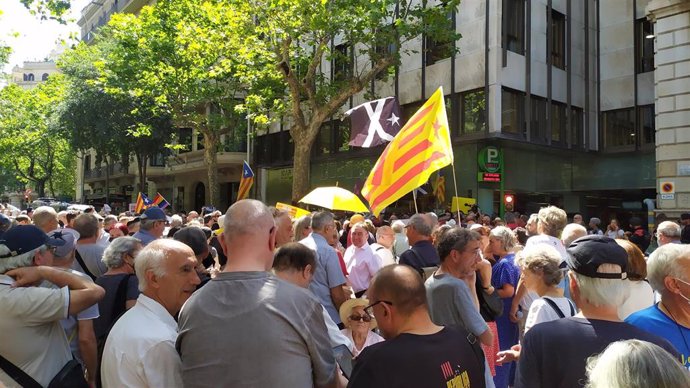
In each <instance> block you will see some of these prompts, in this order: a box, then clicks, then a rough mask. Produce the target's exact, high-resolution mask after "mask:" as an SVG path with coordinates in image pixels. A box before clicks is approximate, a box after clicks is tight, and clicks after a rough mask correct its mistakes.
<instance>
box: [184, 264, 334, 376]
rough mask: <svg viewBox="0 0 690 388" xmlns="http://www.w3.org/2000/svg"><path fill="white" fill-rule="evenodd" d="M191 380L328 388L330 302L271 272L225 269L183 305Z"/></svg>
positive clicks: (186, 372) (186, 370) (331, 370)
mask: <svg viewBox="0 0 690 388" xmlns="http://www.w3.org/2000/svg"><path fill="white" fill-rule="evenodd" d="M178 324H179V329H180V330H179V335H178V337H177V343H176V347H177V351H178V353H180V356H181V358H182V379H183V382H184V386H185V387H291V388H311V387H320V386H324V385H326V384H328V383H329V382H331V381H332V380H333V378H334V376H335V373H336V364H335V359H334V357H333V351H332V349H331V345H330V341H329V337H328V333H327V331H326V325H325V323H324V319H323V309H322V307H321V305H320V303H319V302H318V301H317V300H316V299H315V298H314V297H313V296H312V295H311V294H310V293H309V292H308V291H307V290H305V289H301V288H298V287H297V286H294V285H292V284H290V283H287V282H285V281H283V280H280V279H278V278H275V277H274V276H272V275H270V274H269V273H268V272H229V273H228V272H223V273H220V274H218V276H217V277H216V278H215V279H213V280H211V281H209V282H208V283H207V284H206V285H205V286H204V287H202V288H201V289H199V290H198V291H196V292H195V293H194V294H193V295H192V296H191V298H189V300H188V301H187V303H186V304H185V305H184V307H183V308H182V311H181V312H180V318H179V321H178Z"/></svg>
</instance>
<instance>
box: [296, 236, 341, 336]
mask: <svg viewBox="0 0 690 388" xmlns="http://www.w3.org/2000/svg"><path fill="white" fill-rule="evenodd" d="M300 243H301V244H303V245H305V246H306V247H308V248H310V249H311V250H313V251H314V252H316V268H314V276H313V277H312V280H311V283H309V289H310V290H311V292H313V293H314V295H315V296H316V298H317V299H318V300H319V302H321V304H322V305H323V307H325V308H326V311H328V315H329V316H330V317H331V319H332V320H333V322H335V323H336V324H338V323H341V322H340V314H338V309H336V308H335V305H334V304H333V299H331V288H334V287H339V286H341V285H343V284H345V282H346V281H347V280H346V279H345V275H343V270H342V269H341V268H340V259H338V254H337V253H336V252H335V248H333V247H332V246H330V245H328V241H326V239H325V238H324V237H323V236H322V235H320V234H318V233H312V234H310V235H309V236H307V237H306V238H305V239H303V240H301V241H300Z"/></svg>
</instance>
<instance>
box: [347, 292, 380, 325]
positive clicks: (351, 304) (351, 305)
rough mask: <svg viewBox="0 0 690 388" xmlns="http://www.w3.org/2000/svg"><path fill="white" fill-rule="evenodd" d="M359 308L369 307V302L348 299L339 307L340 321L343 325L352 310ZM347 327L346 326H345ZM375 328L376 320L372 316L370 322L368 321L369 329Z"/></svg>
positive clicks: (363, 299)
mask: <svg viewBox="0 0 690 388" xmlns="http://www.w3.org/2000/svg"><path fill="white" fill-rule="evenodd" d="M357 306H361V307H366V306H369V300H368V299H365V298H355V299H348V300H346V301H345V303H343V304H342V305H340V311H339V313H340V320H341V321H342V322H343V324H345V322H347V321H348V317H349V316H350V314H352V309H353V308H355V307H357ZM346 326H347V325H346ZM375 328H376V319H375V318H374V317H373V316H372V317H371V321H369V329H375Z"/></svg>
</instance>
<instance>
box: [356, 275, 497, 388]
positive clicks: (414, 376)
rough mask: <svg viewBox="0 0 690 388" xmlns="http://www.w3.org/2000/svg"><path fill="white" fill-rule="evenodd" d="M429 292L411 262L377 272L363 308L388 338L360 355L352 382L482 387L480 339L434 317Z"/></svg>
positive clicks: (375, 384) (372, 384)
mask: <svg viewBox="0 0 690 388" xmlns="http://www.w3.org/2000/svg"><path fill="white" fill-rule="evenodd" d="M426 296H427V293H426V291H425V289H424V285H423V284H422V279H421V278H420V277H419V275H418V274H417V273H416V271H414V270H413V269H412V268H410V267H408V266H404V265H390V266H387V267H385V268H383V269H382V270H381V271H380V272H379V273H378V274H377V275H376V277H374V280H373V282H372V285H371V287H370V288H369V300H370V301H371V305H369V306H368V307H367V308H366V309H365V310H366V312H367V313H368V314H369V315H372V316H374V317H375V318H376V322H377V324H378V327H379V329H380V330H381V334H383V336H384V337H385V338H386V341H384V342H379V343H377V344H374V345H371V346H369V347H367V348H365V349H364V351H362V353H361V354H360V355H359V356H358V357H357V363H356V364H355V368H354V370H353V372H352V376H351V379H350V384H349V385H348V387H351V388H362V387H446V386H447V387H483V386H484V385H483V384H482V380H483V378H482V374H483V371H482V365H483V364H484V354H483V353H482V351H481V349H480V348H479V344H477V343H476V341H469V340H468V334H467V332H466V331H465V330H464V329H461V328H458V327H454V328H451V327H443V326H439V325H437V324H435V323H434V322H432V320H431V319H430V317H429V310H428V308H427V301H426Z"/></svg>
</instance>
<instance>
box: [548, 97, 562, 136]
mask: <svg viewBox="0 0 690 388" xmlns="http://www.w3.org/2000/svg"><path fill="white" fill-rule="evenodd" d="M564 139H565V105H563V104H561V103H557V102H552V104H551V142H553V143H559V142H561V141H563V140H564Z"/></svg>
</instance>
